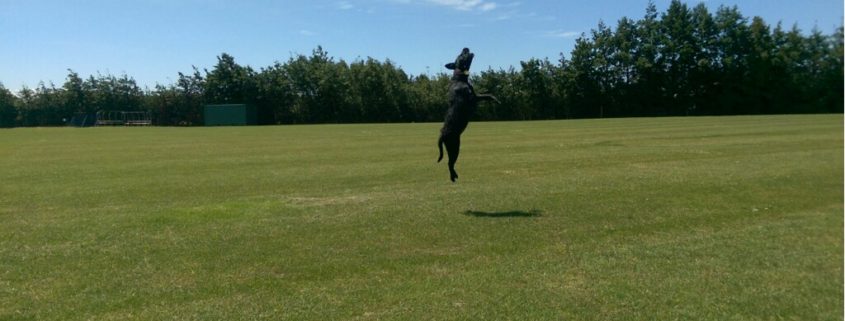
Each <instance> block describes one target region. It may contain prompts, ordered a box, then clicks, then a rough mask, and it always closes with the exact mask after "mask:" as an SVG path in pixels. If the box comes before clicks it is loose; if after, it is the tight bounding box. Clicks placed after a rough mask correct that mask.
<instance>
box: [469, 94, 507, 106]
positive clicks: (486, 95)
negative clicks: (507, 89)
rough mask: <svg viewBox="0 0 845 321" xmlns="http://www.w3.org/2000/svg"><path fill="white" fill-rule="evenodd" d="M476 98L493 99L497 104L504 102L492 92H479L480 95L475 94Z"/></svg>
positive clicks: (481, 99) (479, 99) (480, 99)
mask: <svg viewBox="0 0 845 321" xmlns="http://www.w3.org/2000/svg"><path fill="white" fill-rule="evenodd" d="M475 99H476V100H478V101H491V100H492V101H495V102H496V103H497V104H501V103H502V102H500V101H499V99H498V98H496V96H493V95H491V94H478V95H475Z"/></svg>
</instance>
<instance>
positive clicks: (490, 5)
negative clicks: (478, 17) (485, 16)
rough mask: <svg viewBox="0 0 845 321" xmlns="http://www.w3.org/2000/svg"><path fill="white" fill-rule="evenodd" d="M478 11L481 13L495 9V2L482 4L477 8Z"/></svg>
mask: <svg viewBox="0 0 845 321" xmlns="http://www.w3.org/2000/svg"><path fill="white" fill-rule="evenodd" d="M479 9H481V11H490V10H493V9H496V3H495V2H485V3H482V4H481V5H480V6H479Z"/></svg>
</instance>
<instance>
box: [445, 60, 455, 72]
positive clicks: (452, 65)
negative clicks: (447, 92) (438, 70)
mask: <svg viewBox="0 0 845 321" xmlns="http://www.w3.org/2000/svg"><path fill="white" fill-rule="evenodd" d="M446 69H449V70H455V63H454V62H450V63H448V64H446Z"/></svg>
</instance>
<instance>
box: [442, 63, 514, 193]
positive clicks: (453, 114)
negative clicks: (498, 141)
mask: <svg viewBox="0 0 845 321" xmlns="http://www.w3.org/2000/svg"><path fill="white" fill-rule="evenodd" d="M474 57H475V54H473V53H471V52H470V51H469V48H464V50H462V51H461V54H460V55H458V58H457V59H455V62H454V63H448V64H446V68H448V69H450V70H453V73H452V81H451V83H449V110H448V111H447V112H446V120H445V121H444V122H443V128H441V129H440V139H439V140H438V141H437V147H438V148H440V157H439V158H437V162H438V163H439V162H440V161H441V160H443V145H444V144H445V145H446V152H448V153H449V178H450V179H451V180H452V182H454V181H455V180H456V179H457V178H458V173H457V172H455V162H457V161H458V154H459V153H460V151H461V134H462V133H463V132H464V129H466V128H467V124H468V123H469V118H470V117H472V114H473V113H475V109H476V108H478V102H479V101H486V100H493V101H495V102H497V103H498V102H499V100H498V99H496V97H493V96H492V95H488V94H476V93H475V89H473V88H472V85H470V83H469V67H470V66H471V65H472V59H473V58H474Z"/></svg>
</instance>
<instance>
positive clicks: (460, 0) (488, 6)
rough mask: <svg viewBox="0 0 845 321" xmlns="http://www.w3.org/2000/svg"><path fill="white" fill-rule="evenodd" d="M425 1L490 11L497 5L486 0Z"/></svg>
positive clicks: (452, 6) (457, 7)
mask: <svg viewBox="0 0 845 321" xmlns="http://www.w3.org/2000/svg"><path fill="white" fill-rule="evenodd" d="M409 2H410V1H402V2H401V3H409ZM425 2H428V3H431V4H435V5H439V6H444V7H449V8H452V9H455V10H461V11H472V10H481V11H490V10H493V9H496V7H498V4H496V3H495V2H488V1H485V0H425Z"/></svg>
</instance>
